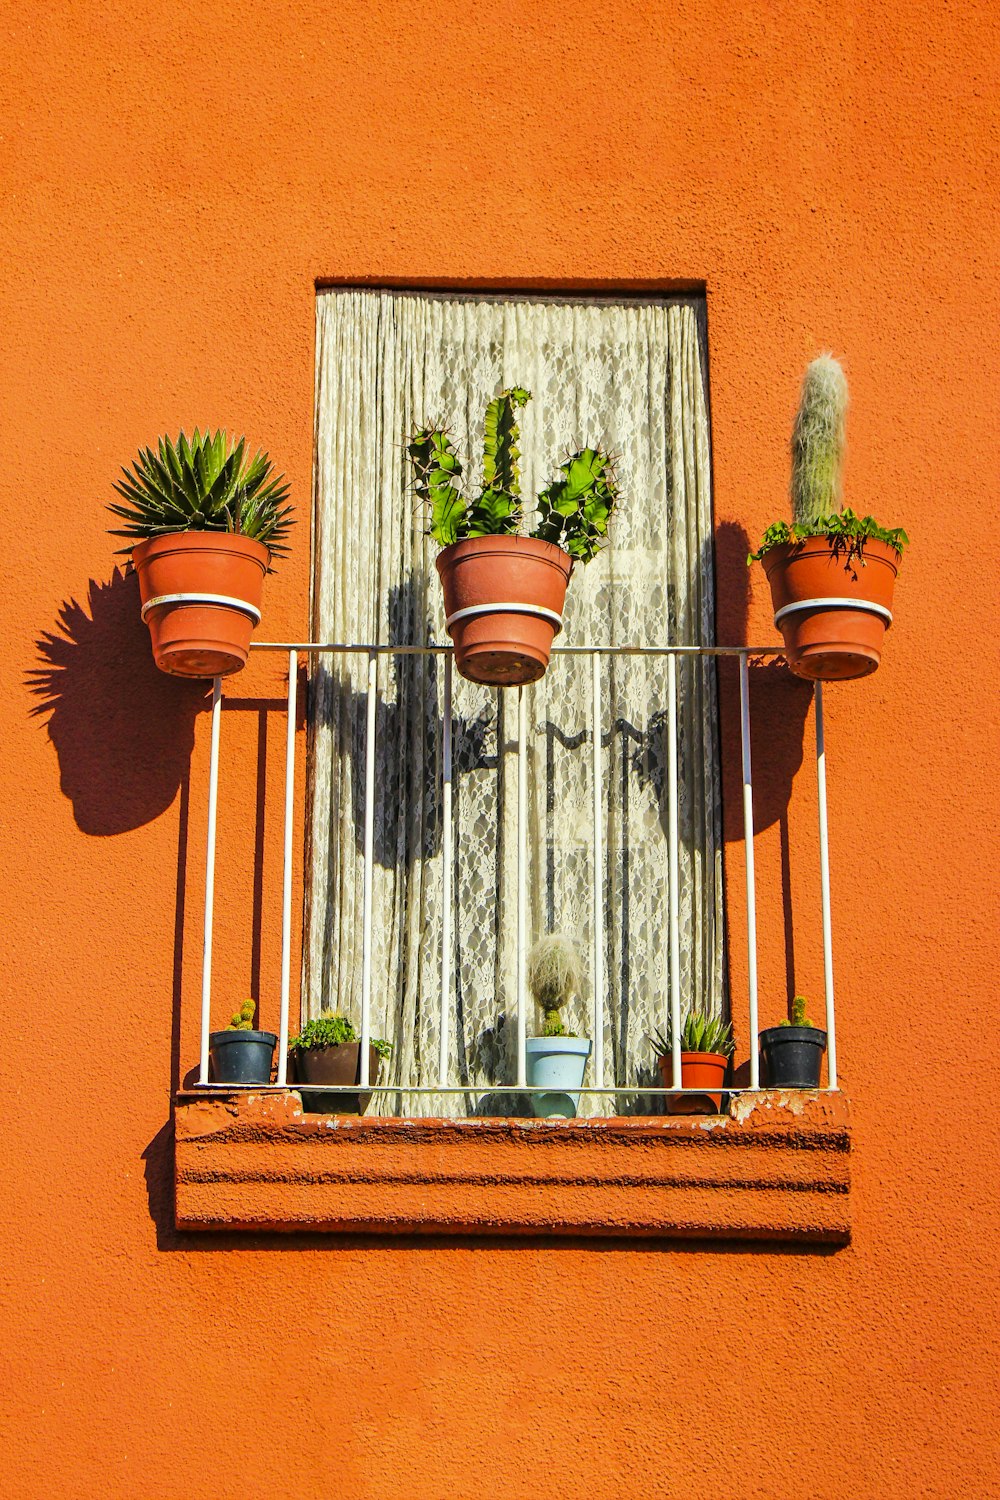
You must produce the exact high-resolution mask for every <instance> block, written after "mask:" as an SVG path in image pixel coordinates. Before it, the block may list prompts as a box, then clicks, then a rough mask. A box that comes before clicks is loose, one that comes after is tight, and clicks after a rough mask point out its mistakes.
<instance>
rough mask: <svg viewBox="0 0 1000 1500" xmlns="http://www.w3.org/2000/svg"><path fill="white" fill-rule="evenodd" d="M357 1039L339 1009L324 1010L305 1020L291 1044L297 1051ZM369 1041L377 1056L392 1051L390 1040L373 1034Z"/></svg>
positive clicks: (350, 1023) (348, 1020) (387, 1054)
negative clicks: (384, 1039) (383, 1039)
mask: <svg viewBox="0 0 1000 1500" xmlns="http://www.w3.org/2000/svg"><path fill="white" fill-rule="evenodd" d="M357 1040H358V1033H357V1031H356V1030H355V1029H354V1022H353V1021H352V1020H350V1018H349V1017H347V1016H345V1015H341V1013H340V1012H339V1011H333V1010H325V1011H323V1012H322V1013H321V1014H320V1015H318V1016H314V1017H313V1019H312V1020H311V1021H307V1022H306V1024H305V1025H304V1026H303V1028H302V1030H301V1031H300V1032H299V1034H298V1036H297V1037H296V1038H295V1040H294V1041H293V1042H292V1044H291V1045H292V1048H293V1050H295V1051H297V1052H310V1051H312V1050H313V1049H315V1048H317V1047H340V1046H342V1045H343V1044H344V1043H345V1042H356V1041H357ZM370 1041H371V1045H372V1046H373V1047H374V1048H375V1051H376V1052H377V1053H378V1055H379V1057H388V1056H389V1055H390V1053H391V1052H392V1043H391V1042H384V1041H382V1040H381V1038H379V1037H374V1036H373V1037H372V1038H371V1039H370Z"/></svg>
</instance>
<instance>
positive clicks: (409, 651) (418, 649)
mask: <svg viewBox="0 0 1000 1500" xmlns="http://www.w3.org/2000/svg"><path fill="white" fill-rule="evenodd" d="M250 650H251V651H302V652H318V651H335V652H342V653H344V654H345V655H352V654H353V655H370V654H371V653H372V652H375V653H376V654H377V655H379V656H450V655H452V653H453V650H454V648H453V647H452V646H451V645H450V644H441V645H437V644H435V643H431V644H430V645H426V646H380V645H378V644H377V643H375V642H372V641H362V642H347V641H251V643H250ZM595 651H597V652H599V653H600V654H601V656H743V655H749V656H783V655H784V654H785V648H784V646H610V645H604V646H602V645H597V644H592V645H588V646H553V647H552V654H553V655H554V656H592V655H593V654H594V652H595Z"/></svg>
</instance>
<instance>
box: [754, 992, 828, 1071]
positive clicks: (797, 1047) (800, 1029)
mask: <svg viewBox="0 0 1000 1500" xmlns="http://www.w3.org/2000/svg"><path fill="white" fill-rule="evenodd" d="M825 1051H826V1032H825V1031H821V1030H820V1028H819V1027H818V1026H814V1025H813V1023H812V1022H811V1021H810V1020H809V1018H808V1016H807V1015H806V1001H805V998H804V997H803V996H802V995H796V996H795V998H794V999H793V1001H792V1014H791V1018H790V1019H789V1020H787V1021H782V1022H781V1024H780V1026H771V1027H769V1028H768V1029H767V1030H766V1031H762V1032H761V1034H760V1056H761V1062H762V1063H763V1065H764V1074H765V1077H766V1079H767V1082H768V1084H769V1085H770V1086H771V1088H775V1089H818V1088H819V1074H820V1068H821V1067H822V1065H823V1053H824V1052H825Z"/></svg>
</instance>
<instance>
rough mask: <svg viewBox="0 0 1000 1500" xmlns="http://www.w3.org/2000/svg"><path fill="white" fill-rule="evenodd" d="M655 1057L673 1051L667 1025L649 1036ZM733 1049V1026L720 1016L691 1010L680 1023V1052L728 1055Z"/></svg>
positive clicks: (664, 1055) (663, 1055)
mask: <svg viewBox="0 0 1000 1500" xmlns="http://www.w3.org/2000/svg"><path fill="white" fill-rule="evenodd" d="M650 1041H651V1042H652V1043H653V1051H654V1052H655V1053H656V1055H657V1057H669V1056H670V1054H671V1053H672V1051H673V1044H672V1041H671V1031H670V1027H669V1025H668V1026H667V1027H666V1029H665V1030H660V1029H659V1028H657V1030H656V1031H655V1032H654V1033H653V1035H652V1036H651V1037H650ZM732 1050H733V1028H732V1025H731V1024H730V1022H729V1021H723V1020H722V1018H721V1016H706V1015H704V1014H703V1013H702V1012H701V1011H697V1010H692V1011H689V1012H688V1014H687V1015H686V1016H685V1017H684V1020H683V1022H682V1023H681V1051H682V1052H714V1053H716V1054H717V1055H718V1054H720V1053H721V1054H725V1055H726V1056H728V1055H729V1053H730V1052H732Z"/></svg>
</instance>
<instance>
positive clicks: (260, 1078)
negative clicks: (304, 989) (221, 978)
mask: <svg viewBox="0 0 1000 1500" xmlns="http://www.w3.org/2000/svg"><path fill="white" fill-rule="evenodd" d="M255 1011H256V1006H255V1005H254V1002H253V1001H252V1000H244V1002H243V1004H242V1005H241V1006H240V1008H239V1010H238V1011H237V1012H236V1014H235V1015H234V1016H233V1018H232V1020H231V1021H230V1023H229V1025H228V1026H227V1027H226V1029H225V1031H213V1032H212V1033H211V1034H210V1035H209V1038H208V1049H209V1051H208V1055H209V1058H210V1060H211V1064H212V1081H213V1082H214V1083H270V1082H271V1062H272V1059H273V1057H274V1048H275V1045H276V1043H277V1040H278V1038H277V1037H276V1036H275V1034H274V1032H273V1031H255V1030H254V1024H253V1022H254V1014H255Z"/></svg>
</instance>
